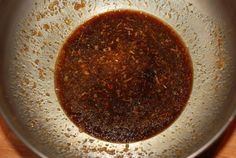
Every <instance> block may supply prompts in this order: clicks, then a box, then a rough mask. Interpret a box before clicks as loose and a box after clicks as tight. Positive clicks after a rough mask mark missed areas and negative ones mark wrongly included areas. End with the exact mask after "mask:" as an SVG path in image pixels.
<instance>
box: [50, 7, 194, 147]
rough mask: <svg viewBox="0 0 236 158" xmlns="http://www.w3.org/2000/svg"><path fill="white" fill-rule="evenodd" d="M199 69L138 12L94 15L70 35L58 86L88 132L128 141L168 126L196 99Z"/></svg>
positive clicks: (172, 36) (167, 32)
mask: <svg viewBox="0 0 236 158" xmlns="http://www.w3.org/2000/svg"><path fill="white" fill-rule="evenodd" d="M192 84H193V68H192V62H191V58H190V55H189V52H188V49H187V48H186V46H185V45H184V43H183V41H182V40H181V38H180V37H179V35H178V34H177V33H176V32H175V31H174V30H173V29H172V28H171V27H170V26H168V25H167V24H165V23H163V22H162V21H160V20H158V19H157V18H155V17H153V16H151V15H149V14H146V13H143V12H138V11H131V10H121V11H111V12H106V13H103V14H100V15H98V16H95V17H94V18H92V19H90V20H88V21H87V22H85V23H84V24H83V25H81V26H79V27H78V28H77V29H76V31H74V33H73V34H72V35H71V36H70V37H69V38H68V40H67V41H66V43H65V44H64V46H63V48H62V49H61V52H60V54H59V57H58V59H57V64H56V71H55V85H56V89H57V91H56V92H57V96H58V99H59V101H60V104H61V106H62V107H63V109H64V111H65V113H66V114H67V115H68V117H69V118H70V119H71V121H73V122H74V124H75V125H77V126H78V127H79V128H80V129H81V130H83V131H84V132H85V133H87V134H89V135H91V136H93V137H96V138H99V139H101V140H105V141H109V142H115V143H130V142H136V141H140V140H144V139H148V138H151V137H152V136H155V135H156V134H158V133H160V132H162V131H163V130H164V129H166V128H167V127H169V126H170V125H171V124H172V123H173V122H174V121H175V120H176V119H177V118H178V116H179V115H180V114H181V112H182V111H183V109H184V107H185V105H186V104H187V101H188V99H189V97H190V94H191V90H192Z"/></svg>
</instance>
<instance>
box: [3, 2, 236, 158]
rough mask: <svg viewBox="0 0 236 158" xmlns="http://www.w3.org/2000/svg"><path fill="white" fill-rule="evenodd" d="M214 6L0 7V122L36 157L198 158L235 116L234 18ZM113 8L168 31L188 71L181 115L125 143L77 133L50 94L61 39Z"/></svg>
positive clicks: (69, 4) (98, 4)
mask: <svg viewBox="0 0 236 158" xmlns="http://www.w3.org/2000/svg"><path fill="white" fill-rule="evenodd" d="M225 3H227V2H225ZM217 4H218V1H216V0H215V1H213V0H82V1H80V0H22V1H19V0H0V48H1V52H0V61H1V62H0V81H1V82H0V105H1V106H0V111H1V113H2V115H3V116H4V118H5V119H6V121H7V122H8V124H9V126H10V127H11V128H12V129H13V131H15V133H16V134H17V136H18V137H19V138H20V139H21V140H22V141H23V142H24V143H25V144H26V145H28V147H30V148H31V149H32V150H33V151H34V152H35V153H37V154H38V155H39V156H41V157H57V158H60V157H63V158H65V157H68V158H69V157H72V158H74V157H117V158H118V157H150V158H151V157H153V158H157V157H160V158H162V157H163V158H169V157H170V158H172V157H194V156H196V155H198V154H199V153H200V152H202V151H203V150H204V149H205V148H207V147H208V146H209V145H210V144H211V143H212V142H213V141H214V140H216V139H217V137H219V135H220V134H221V133H222V132H223V131H224V129H225V128H226V127H227V125H228V124H229V123H230V122H231V121H232V119H233V117H234V116H235V114H236V106H235V103H236V97H235V94H236V93H235V90H236V84H235V83H236V77H235V74H236V69H235V68H236V65H235V63H236V61H235V60H236V58H235V51H234V50H235V49H233V45H232V44H233V43H235V41H236V40H234V39H235V37H234V36H233V33H234V27H232V26H231V24H230V22H234V19H235V17H234V16H233V18H234V19H231V21H230V15H229V14H227V13H231V14H232V13H233V12H229V11H230V10H231V11H232V9H233V8H234V7H233V5H232V6H230V7H231V9H230V10H228V11H227V9H226V10H225V11H226V12H224V9H223V8H224V7H223V6H224V5H217ZM219 4H220V3H219ZM222 4H224V3H222ZM235 8H236V7H235ZM118 9H133V10H141V11H144V12H147V13H150V14H152V15H154V16H156V17H158V18H160V19H162V20H164V21H165V22H167V23H168V24H169V25H171V26H172V27H173V28H174V29H175V30H176V31H177V32H178V33H179V34H180V35H181V37H182V38H183V40H184V41H185V43H186V45H187V47H188V48H189V51H190V55H191V57H192V61H193V67H194V84H193V91H192V94H191V97H190V99H189V101H188V104H187V106H186V108H185V110H184V111H183V113H182V114H181V116H180V117H179V118H178V119H177V120H176V121H175V122H174V123H173V124H172V125H171V126H170V127H169V128H168V129H166V130H165V131H163V132H162V133H161V134H158V135H156V136H155V137H153V138H151V139H148V140H145V141H140V142H136V143H131V144H115V143H109V142H104V141H101V140H98V139H96V138H93V137H91V136H89V135H87V134H85V133H83V132H81V131H80V130H79V129H78V128H77V127H76V126H75V125H74V124H73V123H72V122H71V121H70V120H69V119H68V118H67V116H66V115H65V114H64V112H63V110H62V108H61V106H60V105H59V103H58V100H57V97H56V94H55V89H54V66H55V62H56V58H57V56H58V53H59V51H60V48H61V47H62V45H63V43H64V41H65V40H66V38H67V37H68V36H69V35H70V33H71V32H72V31H73V30H74V29H75V28H77V27H78V26H79V25H80V24H82V23H83V22H84V21H86V20H87V19H90V18H91V17H93V16H94V15H97V14H99V13H103V12H106V11H108V10H118ZM225 13H226V14H225ZM232 25H233V24H232Z"/></svg>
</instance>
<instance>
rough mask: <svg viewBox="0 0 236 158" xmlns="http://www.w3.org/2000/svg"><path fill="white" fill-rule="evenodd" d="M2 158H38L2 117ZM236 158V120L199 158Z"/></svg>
mask: <svg viewBox="0 0 236 158" xmlns="http://www.w3.org/2000/svg"><path fill="white" fill-rule="evenodd" d="M0 142H1V143H0V158H38V157H37V156H36V155H35V154H34V153H33V152H32V151H30V150H29V149H28V148H27V147H26V146H25V145H24V144H23V143H22V142H21V141H20V140H19V139H18V138H17V137H16V136H15V135H14V134H13V133H12V132H11V130H10V129H9V128H8V126H7V125H6V123H5V121H4V120H3V119H2V117H1V116H0ZM205 157H207V158H236V120H235V121H234V122H233V123H232V124H231V126H230V127H229V128H228V129H227V130H226V132H225V133H224V135H223V136H222V137H221V138H220V139H219V140H218V141H217V142H216V143H215V144H213V145H212V146H211V147H210V148H209V149H208V150H207V151H206V152H204V153H203V154H201V155H200V156H199V158H205Z"/></svg>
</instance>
